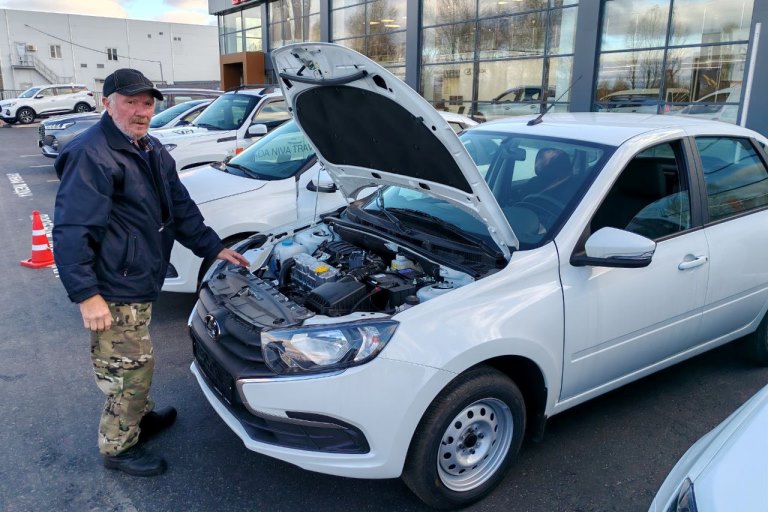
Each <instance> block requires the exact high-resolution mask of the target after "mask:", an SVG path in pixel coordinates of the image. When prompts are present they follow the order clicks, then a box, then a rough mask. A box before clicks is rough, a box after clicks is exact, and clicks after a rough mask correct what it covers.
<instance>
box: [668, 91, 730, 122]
mask: <svg viewBox="0 0 768 512" xmlns="http://www.w3.org/2000/svg"><path fill="white" fill-rule="evenodd" d="M740 102H741V86H740V85H738V86H734V87H728V88H726V89H721V90H719V91H715V92H713V93H710V94H707V95H706V96H704V97H702V98H701V99H699V100H697V101H696V103H692V104H690V105H688V106H686V107H684V108H682V109H681V110H678V111H677V112H674V113H675V114H678V115H681V116H692V117H698V118H699V119H714V120H716V121H723V122H726V123H733V124H735V123H736V116H738V114H739V103H740Z"/></svg>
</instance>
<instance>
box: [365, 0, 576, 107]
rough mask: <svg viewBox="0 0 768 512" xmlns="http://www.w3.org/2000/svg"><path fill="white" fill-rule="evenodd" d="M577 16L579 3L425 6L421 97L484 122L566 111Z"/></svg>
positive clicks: (433, 0) (549, 0) (475, 1)
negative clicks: (547, 109)
mask: <svg viewBox="0 0 768 512" xmlns="http://www.w3.org/2000/svg"><path fill="white" fill-rule="evenodd" d="M577 15H578V1H577V0H520V1H515V2H496V1H490V0H456V1H453V2H442V1H440V0H424V2H423V5H422V26H423V27H422V31H421V40H422V48H421V56H422V62H421V63H422V67H421V79H420V85H419V88H420V93H421V94H422V96H424V97H425V98H426V99H427V100H430V101H431V102H432V103H433V104H434V105H435V107H436V108H439V109H444V110H451V111H454V112H462V113H464V114H469V115H471V116H473V117H475V118H476V119H479V120H489V119H494V118H497V117H504V116H510V115H523V114H536V113H540V112H542V111H543V110H544V109H546V108H549V107H552V110H555V111H558V110H560V111H567V110H568V108H569V104H570V95H569V94H566V95H565V96H562V97H560V96H561V94H562V93H563V92H565V91H566V90H567V89H568V87H569V86H570V85H571V82H572V72H573V53H574V40H575V32H576V18H577ZM369 23H370V21H369ZM553 103H554V105H553Z"/></svg>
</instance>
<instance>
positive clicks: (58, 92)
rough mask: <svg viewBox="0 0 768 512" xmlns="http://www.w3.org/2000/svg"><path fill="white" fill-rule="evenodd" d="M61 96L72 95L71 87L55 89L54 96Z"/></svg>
mask: <svg viewBox="0 0 768 512" xmlns="http://www.w3.org/2000/svg"><path fill="white" fill-rule="evenodd" d="M62 94H72V87H57V88H56V95H57V96H61V95H62Z"/></svg>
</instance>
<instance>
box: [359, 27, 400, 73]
mask: <svg viewBox="0 0 768 512" xmlns="http://www.w3.org/2000/svg"><path fill="white" fill-rule="evenodd" d="M367 56H368V57H370V58H371V59H372V60H374V61H376V62H378V63H379V64H382V65H405V32H393V33H390V34H380V35H376V36H370V37H369V38H368V53H367Z"/></svg>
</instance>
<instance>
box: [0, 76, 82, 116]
mask: <svg viewBox="0 0 768 512" xmlns="http://www.w3.org/2000/svg"><path fill="white" fill-rule="evenodd" d="M95 109H96V100H95V99H94V97H93V93H92V92H91V91H89V90H88V88H87V87H86V86H84V85H82V84H53V85H43V86H36V87H31V88H29V89H27V90H26V91H24V92H23V93H21V94H20V95H19V97H18V98H13V99H10V100H5V101H0V119H2V120H3V121H5V122H6V123H10V124H14V123H16V122H19V123H21V124H29V123H31V122H33V121H34V120H35V118H36V117H39V116H50V115H54V114H66V113H68V112H90V111H91V110H95Z"/></svg>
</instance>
